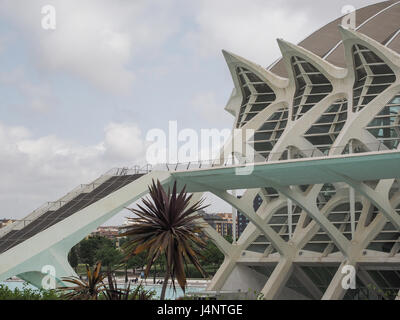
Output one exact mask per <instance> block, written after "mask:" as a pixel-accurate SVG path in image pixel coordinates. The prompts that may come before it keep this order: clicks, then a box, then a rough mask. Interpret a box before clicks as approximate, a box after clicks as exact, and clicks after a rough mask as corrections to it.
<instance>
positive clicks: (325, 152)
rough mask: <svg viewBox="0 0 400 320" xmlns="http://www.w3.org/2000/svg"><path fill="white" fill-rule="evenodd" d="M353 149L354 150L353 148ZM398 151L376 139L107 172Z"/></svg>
mask: <svg viewBox="0 0 400 320" xmlns="http://www.w3.org/2000/svg"><path fill="white" fill-rule="evenodd" d="M394 140H396V148H397V146H398V145H400V144H399V142H400V139H390V141H392V142H393V141H394ZM351 149H352V150H351ZM390 150H392V151H396V150H397V149H394V148H392V149H390V148H389V147H388V145H387V141H376V142H373V143H367V144H354V147H352V148H350V146H349V145H345V146H336V147H331V146H318V147H314V148H309V149H301V150H300V149H297V148H294V147H291V148H287V149H284V150H282V151H278V152H262V154H264V157H263V156H261V155H256V157H255V159H252V160H251V161H249V160H246V159H242V160H240V159H236V158H235V159H233V157H232V156H229V157H227V158H225V159H224V160H223V161H221V160H220V159H214V160H199V161H191V162H177V163H163V164H155V165H145V166H143V167H140V166H134V167H133V168H114V169H112V170H110V171H109V172H107V174H109V175H113V176H114V175H128V174H135V173H136V174H137V173H149V172H151V171H170V172H175V171H188V170H197V169H208V168H216V167H229V166H233V165H240V164H249V163H255V164H260V163H267V162H270V161H285V160H293V159H311V158H320V157H329V156H332V155H346V154H357V153H365V152H379V151H390Z"/></svg>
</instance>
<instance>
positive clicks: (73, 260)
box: [68, 247, 79, 270]
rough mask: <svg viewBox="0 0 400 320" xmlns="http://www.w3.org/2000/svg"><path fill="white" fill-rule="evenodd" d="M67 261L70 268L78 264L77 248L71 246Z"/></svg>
mask: <svg viewBox="0 0 400 320" xmlns="http://www.w3.org/2000/svg"><path fill="white" fill-rule="evenodd" d="M68 261H69V264H70V265H71V267H72V268H74V269H75V270H76V268H77V267H78V264H79V257H78V253H77V248H76V247H73V248H72V249H71V251H70V252H69V254H68Z"/></svg>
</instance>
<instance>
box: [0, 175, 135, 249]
mask: <svg viewBox="0 0 400 320" xmlns="http://www.w3.org/2000/svg"><path fill="white" fill-rule="evenodd" d="M141 176H143V174H133V175H126V176H115V177H110V178H109V179H107V180H106V181H105V182H103V183H102V184H101V185H99V186H98V187H97V188H95V189H94V190H93V191H91V192H89V193H81V194H79V195H77V196H76V197H75V198H73V199H72V200H71V201H69V202H67V203H65V204H64V205H63V206H61V207H60V208H59V209H57V210H53V211H47V212H45V213H43V214H42V215H41V216H39V217H38V218H36V219H35V220H33V221H32V222H31V223H29V224H28V225H26V226H25V227H24V228H22V229H20V230H11V231H10V232H9V233H7V234H5V235H4V236H3V237H2V238H0V254H1V253H3V252H5V251H7V250H9V249H11V248H13V247H14V246H16V245H17V244H19V243H21V242H23V241H25V240H27V239H29V238H31V237H33V236H34V235H36V234H38V233H39V232H42V231H43V230H46V229H47V228H49V227H51V226H53V225H54V224H56V223H58V222H60V221H62V220H64V219H65V218H67V217H69V216H71V215H73V214H74V213H76V212H78V211H80V210H82V209H83V208H86V207H87V206H89V205H91V204H93V203H95V202H96V201H98V200H100V199H103V198H105V197H106V196H108V195H109V194H111V193H113V192H115V191H117V190H118V189H121V188H122V187H124V186H126V185H127V184H129V183H131V182H132V181H135V180H136V179H138V178H139V177H141Z"/></svg>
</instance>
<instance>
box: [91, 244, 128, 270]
mask: <svg viewBox="0 0 400 320" xmlns="http://www.w3.org/2000/svg"><path fill="white" fill-rule="evenodd" d="M95 258H96V261H100V262H101V264H102V265H103V266H106V267H107V269H111V268H112V267H114V266H117V265H118V264H120V263H121V260H122V258H123V256H122V254H121V252H120V251H119V250H117V249H115V248H114V247H110V246H104V247H102V248H99V249H98V250H97V251H96V254H95Z"/></svg>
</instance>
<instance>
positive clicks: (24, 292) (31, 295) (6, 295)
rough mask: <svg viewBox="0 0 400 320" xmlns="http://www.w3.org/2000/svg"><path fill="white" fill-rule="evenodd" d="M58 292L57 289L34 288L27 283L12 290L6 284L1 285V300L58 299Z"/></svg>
mask: <svg viewBox="0 0 400 320" xmlns="http://www.w3.org/2000/svg"><path fill="white" fill-rule="evenodd" d="M57 299H59V296H58V294H57V293H56V292H55V290H44V289H32V288H28V287H27V284H24V285H23V288H22V289H19V288H15V289H14V290H11V289H10V288H9V287H7V286H6V285H3V284H1V285H0V300H57Z"/></svg>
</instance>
